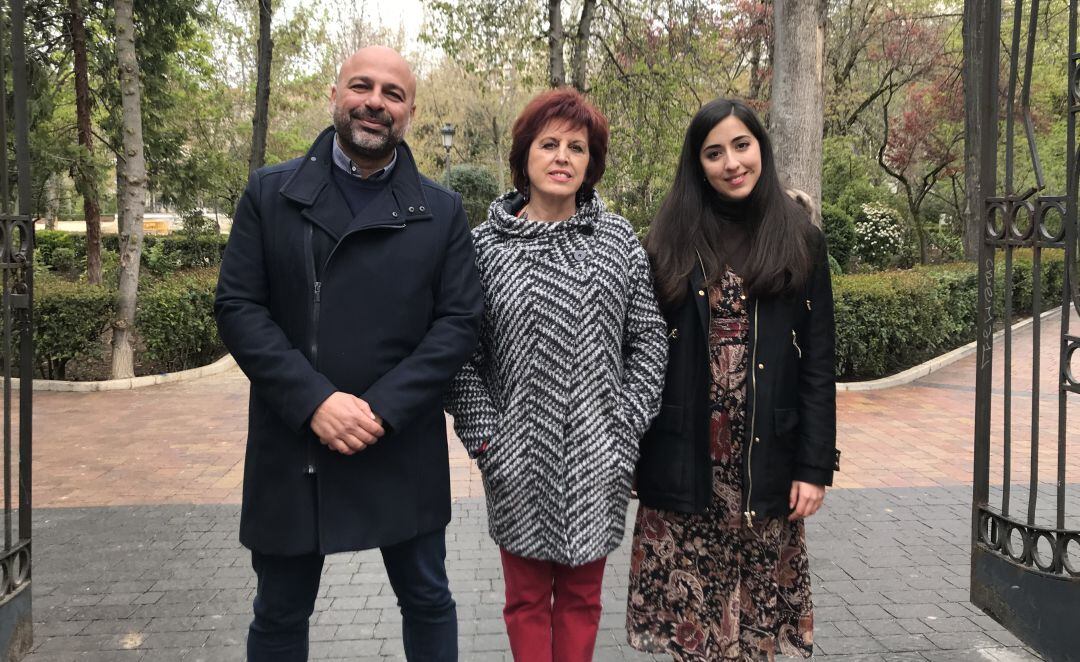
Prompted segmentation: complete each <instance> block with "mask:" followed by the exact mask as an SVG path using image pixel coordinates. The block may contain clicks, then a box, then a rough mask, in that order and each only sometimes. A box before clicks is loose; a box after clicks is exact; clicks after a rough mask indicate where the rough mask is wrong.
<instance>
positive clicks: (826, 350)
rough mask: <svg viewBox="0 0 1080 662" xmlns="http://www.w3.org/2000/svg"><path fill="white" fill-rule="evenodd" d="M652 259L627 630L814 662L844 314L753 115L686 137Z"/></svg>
mask: <svg viewBox="0 0 1080 662" xmlns="http://www.w3.org/2000/svg"><path fill="white" fill-rule="evenodd" d="M645 247H646V250H647V252H648V254H649V257H650V258H651V261H652V269H653V275H654V279H655V283H656V288H657V295H658V299H659V301H660V306H661V310H662V312H663V314H664V317H665V319H666V321H667V324H668V343H669V355H668V364H667V380H666V384H665V387H664V393H663V404H662V407H661V412H660V414H659V416H658V417H657V418H656V419H655V420H654V421H653V423H652V425H651V427H650V428H649V431H648V432H647V433H646V435H645V439H644V441H643V442H642V447H641V457H640V460H639V461H638V468H637V489H638V495H639V497H640V500H641V507H640V508H639V510H638V515H637V523H636V526H635V530H634V542H633V548H632V555H631V571H630V590H629V598H628V601H629V603H628V606H627V631H628V637H629V641H630V644H631V645H632V646H633V647H634V648H636V649H638V650H642V651H647V652H655V653H664V652H666V653H669V654H671V655H672V656H673V657H674V658H675V659H676V660H680V661H684V660H694V661H698V660H702V661H703V660H709V661H715V660H757V659H769V660H771V659H773V658H774V657H775V656H776V655H789V656H798V657H809V656H810V655H811V654H812V652H813V622H814V620H813V606H812V603H811V598H810V579H809V564H808V561H807V555H806V538H805V532H804V527H803V519H804V518H805V517H807V516H809V515H812V514H813V513H814V512H816V511H817V510H818V508H819V507H820V506H821V503H822V501H823V500H824V496H825V486H827V485H830V484H832V477H833V471H834V470H835V469H836V468H838V465H837V460H838V457H839V454H838V453H837V451H836V394H835V379H836V378H835V369H834V365H833V355H834V344H835V339H834V329H833V302H832V288H831V284H830V276H829V268H828V262H827V260H828V258H827V255H826V248H825V241H824V237H823V236H822V234H821V232H820V231H819V230H817V229H816V228H815V227H814V226H813V225H812V224H811V222H810V219H809V218H808V215H807V213H806V210H805V209H804V208H803V207H801V206H800V205H799V204H797V203H796V202H795V201H793V200H792V199H791V198H790V197H789V195H788V193H787V192H786V191H785V189H784V187H783V185H782V183H781V181H780V178H779V176H778V174H777V172H776V166H775V163H774V158H773V152H772V146H771V144H770V142H769V136H768V134H767V133H766V132H765V129H764V127H762V125H761V122H760V121H759V120H758V118H757V117H756V115H755V114H754V113H753V111H752V110H751V109H750V108H748V107H747V106H746V105H744V104H743V103H740V102H738V101H732V100H726V99H717V100H715V101H712V102H710V103H708V104H706V105H705V106H704V107H702V108H701V110H700V111H698V113H697V115H695V116H694V118H693V119H692V120H691V122H690V126H689V128H688V129H687V131H686V138H685V140H684V143H683V149H682V154H681V157H680V160H679V166H678V170H677V172H676V175H675V181H674V183H673V184H672V187H671V191H670V192H669V193H668V195H667V198H666V199H665V200H664V203H663V205H662V206H661V208H660V211H659V213H658V214H657V216H656V218H655V219H654V220H653V222H652V225H651V228H650V231H649V235H648V237H647V238H646V240H645Z"/></svg>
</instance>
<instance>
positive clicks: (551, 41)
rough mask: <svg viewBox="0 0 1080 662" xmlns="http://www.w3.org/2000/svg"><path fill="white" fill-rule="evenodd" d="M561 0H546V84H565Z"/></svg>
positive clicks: (559, 85) (555, 85)
mask: <svg viewBox="0 0 1080 662" xmlns="http://www.w3.org/2000/svg"><path fill="white" fill-rule="evenodd" d="M564 40H565V35H564V34H563V24H562V0H548V84H549V85H550V86H551V87H561V86H563V85H566V66H565V64H564V63H563V42H564Z"/></svg>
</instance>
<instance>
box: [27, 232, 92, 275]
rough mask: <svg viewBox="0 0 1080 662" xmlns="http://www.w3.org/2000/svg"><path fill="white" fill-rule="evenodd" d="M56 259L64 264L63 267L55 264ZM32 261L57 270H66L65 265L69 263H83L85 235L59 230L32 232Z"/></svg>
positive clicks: (84, 257)
mask: <svg viewBox="0 0 1080 662" xmlns="http://www.w3.org/2000/svg"><path fill="white" fill-rule="evenodd" d="M58 251H59V256H58V255H57V252H58ZM58 259H59V260H60V261H61V263H62V264H64V265H65V268H64V269H61V268H59V267H58V266H57V264H56V262H57V260H58ZM34 261H35V262H37V263H40V264H44V265H47V266H49V267H53V268H54V269H56V270H57V271H67V266H68V265H71V264H75V265H80V264H83V263H85V262H86V235H82V234H74V233H71V232H63V231H61V230H37V231H36V232H34Z"/></svg>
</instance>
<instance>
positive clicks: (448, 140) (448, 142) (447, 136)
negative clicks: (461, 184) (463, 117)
mask: <svg viewBox="0 0 1080 662" xmlns="http://www.w3.org/2000/svg"><path fill="white" fill-rule="evenodd" d="M454 131H455V129H454V125H453V124H451V123H449V122H447V123H446V124H443V125H442V128H441V129H439V133H441V134H442V145H443V149H445V150H446V175H445V179H446V181H445V183H446V185H447V186H449V185H450V148H451V147H453V146H454Z"/></svg>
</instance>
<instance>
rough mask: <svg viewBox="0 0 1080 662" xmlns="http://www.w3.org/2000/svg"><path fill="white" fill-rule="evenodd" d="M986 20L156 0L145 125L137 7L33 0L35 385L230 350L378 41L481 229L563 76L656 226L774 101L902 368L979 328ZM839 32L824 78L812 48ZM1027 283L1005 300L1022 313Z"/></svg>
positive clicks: (863, 357)
mask: <svg viewBox="0 0 1080 662" xmlns="http://www.w3.org/2000/svg"><path fill="white" fill-rule="evenodd" d="M802 4H810V5H812V4H813V3H802ZM962 10H963V5H962V3H961V2H940V1H930V0H904V1H902V2H886V1H884V0H832V1H829V2H822V3H820V4H819V6H818V7H817V17H818V18H817V20H814V19H811V20H809V22H808V21H807V19H806V17H805V16H799V15H797V12H791V14H792V15H791V16H787V17H784V19H783V20H774V19H775V17H774V16H773V14H772V12H773V3H772V2H770V1H766V0H732V1H730V2H727V1H725V2H721V1H719V0H665V1H664V2H645V1H642V0H604V1H600V2H597V1H596V0H573V1H564V2H559V1H556V0H552V1H551V2H547V1H542V0H460V1H457V2H453V1H450V2H447V1H442V0H425V1H424V2H416V1H413V2H407V3H402V4H400V5H396V4H393V3H386V2H368V3H365V2H361V1H356V0H354V1H352V2H349V1H340V2H334V1H332V0H313V1H312V2H305V3H299V2H284V3H282V2H279V1H278V0H274V2H270V1H269V0H261V1H258V0H248V1H239V0H135V2H133V22H134V31H135V32H134V36H135V39H134V47H135V52H136V54H137V56H138V65H137V66H138V72H139V74H140V76H139V80H141V86H140V87H139V88H138V90H137V91H138V96H140V97H141V140H134V139H133V138H132V136H133V132H132V127H131V122H132V118H131V117H130V113H129V116H128V117H125V116H124V112H123V108H122V106H123V104H122V103H121V100H122V99H123V98H124V97H125V93H124V92H123V90H122V88H123V84H124V83H123V80H122V77H121V76H120V75H119V71H120V70H119V68H118V64H117V63H118V57H117V49H116V45H117V44H118V43H119V42H118V41H117V39H116V29H117V28H116V27H115V25H116V23H115V20H114V18H115V17H114V5H113V2H112V1H111V0H110V1H108V2H104V1H102V0H34V1H33V2H30V3H28V5H27V20H28V25H29V32H28V43H27V47H28V57H29V60H30V62H29V65H30V80H31V99H30V103H29V108H30V114H31V121H30V126H31V127H32V132H31V136H30V147H31V158H32V162H33V164H34V168H33V187H32V191H33V203H32V208H33V210H34V213H35V215H36V216H37V217H38V218H39V219H40V221H39V225H40V227H41V229H40V230H39V231H38V232H37V254H36V256H35V263H34V264H35V269H36V272H35V276H36V279H35V300H36V301H35V304H36V307H35V311H34V312H35V329H34V335H35V347H36V350H35V367H36V370H35V377H37V378H44V379H61V380H63V379H67V380H71V379H75V380H88V379H89V380H99V379H105V378H109V377H113V378H122V377H130V376H132V375H148V374H156V373H161V372H169V371H176V370H183V369H187V368H192V367H195V366H199V365H205V364H208V363H211V362H212V361H214V360H215V359H217V358H219V357H221V356H222V355H223V354H224V351H225V350H224V348H223V347H222V345H221V343H220V340H219V339H218V337H217V333H216V329H215V325H214V322H213V319H212V315H211V304H212V298H213V289H214V285H215V283H216V276H217V263H218V262H219V260H220V254H221V250H222V249H223V247H224V243H225V241H226V239H227V234H226V233H227V229H228V227H229V218H230V215H231V213H232V211H233V209H234V207H235V204H236V201H237V200H238V198H239V196H240V194H241V192H242V191H243V188H244V186H245V184H246V182H247V178H248V174H249V171H250V170H251V169H253V168H255V167H258V166H260V165H262V164H273V163H277V162H280V161H284V160H287V159H290V158H295V157H297V156H299V155H302V154H303V153H304V152H305V151H306V149H307V147H308V146H309V144H310V141H311V140H312V139H313V136H315V135H316V134H317V133H318V131H319V130H320V129H322V128H323V127H325V126H326V125H328V124H329V110H328V101H327V94H328V88H329V85H330V83H331V82H332V81H333V79H334V77H335V75H336V68H337V66H338V63H339V62H340V61H341V60H342V59H343V58H344V57H345V56H346V55H347V54H349V53H351V52H352V51H353V50H355V49H356V48H357V47H359V46H362V45H366V44H372V43H382V44H387V45H390V46H393V47H395V48H398V49H399V50H401V51H402V52H403V53H405V54H406V56H407V57H408V58H409V59H410V60H411V61H412V62H413V63H414V65H415V68H416V71H417V74H418V78H419V81H418V90H419V91H418V97H417V104H418V113H417V115H416V117H415V120H414V122H413V124H412V129H411V131H410V133H409V135H408V137H407V140H408V142H409V144H410V145H411V146H412V148H413V150H414V152H415V153H416V155H417V158H418V161H419V164H420V166H421V169H422V170H423V171H424V172H426V173H427V174H428V175H429V176H432V177H433V178H435V179H439V180H443V181H448V182H449V185H450V186H451V187H452V188H455V189H456V190H458V191H460V192H461V193H462V195H463V196H464V200H465V205H466V209H467V213H468V215H469V218H470V221H471V222H472V223H474V224H475V223H478V222H480V221H482V220H483V219H484V218H485V216H486V209H487V206H488V203H489V202H490V201H491V200H492V199H493V198H494V197H495V196H496V195H497V194H499V193H501V192H502V191H504V190H506V189H508V188H509V187H510V183H509V182H510V179H509V177H508V173H507V167H506V158H507V150H508V149H509V144H510V139H509V131H510V126H511V124H512V122H513V119H514V118H515V116H516V114H517V113H518V112H519V110H520V109H521V108H522V106H523V105H524V103H525V102H526V101H527V100H528V99H529V98H530V97H531V96H532V95H533V94H535V93H536V92H538V91H540V90H542V89H545V88H547V87H549V86H553V85H560V84H566V85H573V86H575V87H577V88H579V89H581V90H583V91H585V92H586V93H587V94H588V95H589V96H590V98H591V99H593V100H594V101H595V103H596V104H597V105H598V106H599V107H600V108H601V109H602V110H603V111H604V112H605V113H606V114H607V116H608V117H609V119H610V121H611V148H610V153H609V159H608V169H607V174H606V175H605V177H604V179H603V181H602V182H601V184H600V186H599V190H600V194H601V195H602V197H603V198H604V200H605V202H606V203H607V204H608V205H609V207H610V208H611V209H612V210H613V211H615V212H617V213H619V214H622V215H624V216H625V217H626V218H628V219H629V220H630V222H631V223H632V224H633V225H634V226H635V228H637V229H638V230H639V232H640V233H642V234H643V233H644V232H646V231H647V228H648V223H649V219H650V218H651V216H652V214H653V213H654V212H655V211H656V209H657V208H658V206H659V203H660V201H661V200H662V198H663V196H664V194H665V192H666V189H667V187H668V185H669V184H670V181H671V178H672V176H673V171H674V165H675V163H676V159H677V155H678V151H679V149H680V146H681V140H682V135H683V131H684V128H685V126H686V125H687V123H688V121H689V118H690V117H691V116H692V115H693V113H694V112H695V111H696V110H697V109H698V107H699V106H700V105H701V104H702V103H704V102H705V101H708V100H709V99H712V98H714V97H717V96H730V97H738V98H742V99H745V100H747V101H748V102H749V103H750V104H751V105H752V106H753V107H754V108H755V109H757V110H758V111H759V112H760V113H762V114H763V116H764V117H765V118H766V120H767V122H768V124H769V125H770V129H771V130H772V131H773V133H774V135H776V136H777V139H776V147H777V150H778V154H779V161H780V166H781V170H782V172H783V173H784V174H785V175H786V176H787V178H788V180H789V181H790V182H791V184H792V185H793V186H797V187H798V188H801V189H804V190H806V191H808V192H809V193H810V194H811V196H812V197H814V198H816V199H817V200H819V201H820V204H821V211H822V220H823V225H824V230H825V233H826V235H827V237H828V241H829V249H830V257H831V260H830V261H831V265H832V268H833V273H834V275H835V279H834V288H835V290H836V297H837V328H838V353H837V372H838V374H839V375H840V378H841V379H842V380H848V381H850V380H858V379H872V378H877V377H881V376H884V375H887V374H891V373H895V372H897V371H899V370H902V369H903V368H906V367H909V366H911V365H914V364H916V363H919V362H920V361H924V360H926V359H928V358H930V357H932V356H935V355H938V354H941V353H942V352H944V351H946V350H949V349H951V348H953V347H956V346H958V345H961V344H963V343H966V342H968V341H970V340H973V339H974V333H975V314H974V313H975V302H976V287H975V285H976V269H975V266H974V263H973V259H974V257H975V254H976V251H977V237H978V232H979V228H980V226H979V222H978V220H976V219H973V218H972V215H971V213H970V211H969V210H970V209H971V208H972V202H971V200H970V196H969V190H970V189H971V188H972V187H971V185H970V177H971V176H972V174H971V173H969V172H968V171H969V170H970V168H967V167H965V164H966V163H967V162H971V159H972V154H971V150H970V149H968V150H967V152H966V151H965V150H966V148H967V147H968V145H967V143H966V142H965V126H964V95H963V89H964V86H963V75H962V74H963V71H962V55H963V39H962V30H961V27H962ZM1043 12H1044V13H1043V16H1042V17H1041V18H1040V20H1039V21H1038V25H1037V29H1038V31H1039V37H1040V38H1039V40H1038V42H1037V52H1036V54H1035V58H1034V64H1033V66H1032V67H1031V71H1030V75H1031V77H1032V92H1031V102H1030V106H1031V109H1032V116H1033V131H1034V135H1035V136H1036V137H1037V139H1038V142H1039V143H1040V148H1041V149H1042V151H1043V152H1044V153H1046V154H1049V155H1062V154H1063V153H1064V149H1065V136H1066V133H1065V132H1066V120H1067V94H1066V90H1067V87H1066V85H1065V79H1066V67H1067V56H1066V54H1065V52H1064V50H1062V49H1059V48H1055V46H1056V45H1059V44H1061V43H1063V42H1064V41H1065V40H1066V37H1067V23H1068V21H1067V20H1064V19H1065V18H1066V17H1067V5H1066V3H1064V2H1062V1H1060V0H1058V1H1056V2H1050V3H1046V6H1044V8H1043ZM1009 17H1010V13H1009V12H1006V14H1005V23H1006V25H1004V26H1003V34H1007V33H1008V30H1009V29H1010V28H1009ZM395 21H396V22H395ZM261 33H262V34H264V35H269V36H270V38H269V39H266V38H260V34H261ZM818 38H823V40H824V45H823V59H822V60H820V63H821V68H820V69H819V70H817V73H816V74H815V73H814V70H813V66H810V67H809V69H808V67H807V63H806V60H808V59H810V58H805V57H802V55H801V54H803V53H805V52H808V51H806V44H810V46H811V51H809V52H811V53H812V46H813V44H814V43H817V42H816V40H817V39H818ZM785 40H786V41H785ZM779 44H786V46H780V45H779ZM800 44H802V46H800ZM799 48H802V50H801V51H799V50H798V49H799ZM785 54H788V55H789V57H788V60H789V62H787V63H784V62H783V61H782V58H783V56H784V55H785ZM794 55H798V56H799V57H800V58H801V59H799V60H797V61H794V62H791V61H790V60H791V56H794ZM811 65H813V62H811ZM800 68H801V69H800ZM807 71H809V75H808V74H807ZM133 93H134V88H132V89H131V90H129V91H128V92H127V93H126V95H127V96H129V97H130V96H131V95H132V94H133ZM785 95H786V96H785ZM776 99H784V103H783V105H782V106H780V107H778V106H777V105H776V104H774V100H776ZM818 107H820V111H821V112H820V113H817V112H815V111H814V109H815V108H818ZM448 124H449V125H452V126H453V127H454V129H455V131H454V135H453V136H452V146H451V147H450V148H449V149H446V148H444V143H443V138H444V136H443V133H442V131H441V130H442V129H443V128H444V126H446V125H448ZM807 127H809V130H807ZM817 132H820V140H817V139H816V137H817ZM125 134H126V135H127V136H128V137H129V139H130V140H131V141H132V143H137V145H138V147H139V149H138V150H137V151H139V152H140V153H141V154H142V155H143V156H144V161H145V177H142V176H141V175H140V176H139V177H138V178H137V179H134V180H132V181H134V182H135V184H133V187H134V186H138V192H132V193H131V197H132V198H133V199H136V200H137V201H139V202H140V203H143V204H144V205H145V212H147V213H146V215H145V216H144V222H143V224H141V227H143V228H145V231H146V235H145V238H144V239H143V238H141V237H138V236H136V235H137V234H139V233H137V232H135V231H134V229H133V228H134V227H135V226H134V225H133V224H127V225H125V205H123V204H121V205H119V209H118V204H117V201H118V199H119V200H123V199H124V191H125V187H126V186H127V182H128V179H127V178H126V177H125V176H124V170H123V166H124V164H125V159H124V158H123V154H124V153H125V152H126V151H129V150H131V149H132V147H131V146H126V145H125V144H124V143H123V138H124V136H125ZM789 136H790V137H789ZM817 150H820V151H817ZM819 154H820V155H819ZM132 161H134V159H132ZM807 164H809V165H807ZM448 165H449V168H447V166H448ZM1043 167H1044V169H1045V176H1046V183H1047V189H1048V190H1049V191H1056V190H1062V189H1063V187H1064V178H1065V159H1064V158H1063V157H1060V156H1059V158H1052V157H1051V158H1045V159H1044V163H1043ZM1018 172H1020V173H1021V176H1020V177H1019V181H1017V183H1016V186H1017V188H1018V189H1023V188H1024V187H1025V186H1029V185H1031V183H1032V182H1031V181H1028V180H1029V179H1031V178H1030V176H1027V177H1025V176H1024V175H1023V173H1027V172H1030V168H1025V167H1021V168H1019V170H1018ZM976 208H978V207H977V205H976ZM127 213H128V215H134V213H135V212H134V207H132V211H129V212H127ZM139 213H140V214H141V213H142V212H139ZM1027 222H1028V223H1030V222H1031V219H1030V218H1028V219H1027ZM1061 222H1062V219H1061V218H1060V217H1057V218H1053V219H1050V221H1049V225H1051V226H1052V225H1054V224H1055V223H1056V224H1058V225H1060V223H1061ZM128 225H130V227H128ZM53 228H62V230H56V231H54V230H53ZM102 229H104V234H101V232H102ZM1051 229H1053V228H1051ZM72 230H74V232H72ZM88 237H89V239H88ZM127 239H130V241H126V240H127ZM125 252H127V255H128V256H127V257H125V258H123V259H122V258H121V256H122V255H124V254H125ZM1043 261H1044V265H1043V274H1042V277H1043V280H1044V284H1045V286H1046V290H1045V291H1047V292H1056V291H1059V290H1060V284H1061V279H1062V278H1063V274H1064V259H1063V256H1062V255H1061V254H1060V252H1055V251H1044V255H1043ZM136 263H138V265H139V269H138V270H136V269H134V268H132V267H131V266H130V265H133V264H136ZM122 265H129V266H127V267H124V266H122ZM1030 265H1031V258H1030V253H1029V252H1024V251H1018V252H1017V255H1016V261H1015V267H1014V272H1013V283H1012V284H1011V288H1012V290H1013V292H1012V296H1013V301H1014V310H1015V311H1016V312H1017V313H1018V314H1021V315H1023V314H1030V312H1031V307H1032V278H1031V271H1032V270H1031V266H1030ZM135 271H138V273H137V274H136V273H133V272H135ZM136 283H137V287H136ZM1003 299H1004V294H1003V290H1002V291H1000V292H999V295H998V308H999V310H1000V307H1001V302H1002V301H1003ZM1052 305H1054V302H1053V300H1051V299H1049V298H1047V306H1052ZM121 336H122V337H121ZM117 347H119V348H120V351H119V352H117V351H116V350H115V348H117ZM128 347H131V348H132V350H130V352H129V351H128V350H127V348H128Z"/></svg>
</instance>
